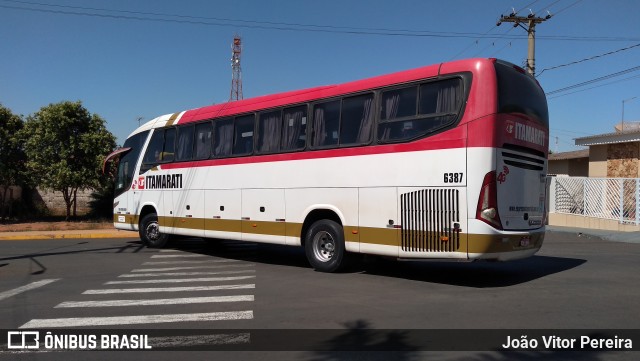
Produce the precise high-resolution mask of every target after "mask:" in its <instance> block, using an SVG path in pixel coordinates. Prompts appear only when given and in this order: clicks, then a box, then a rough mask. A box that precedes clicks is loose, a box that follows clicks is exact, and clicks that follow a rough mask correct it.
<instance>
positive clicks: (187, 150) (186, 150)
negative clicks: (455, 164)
mask: <svg viewBox="0 0 640 361" xmlns="http://www.w3.org/2000/svg"><path fill="white" fill-rule="evenodd" d="M177 129H178V144H177V147H176V160H177V161H186V160H191V158H192V157H193V130H194V127H193V126H192V125H186V126H179V127H178V128H177Z"/></svg>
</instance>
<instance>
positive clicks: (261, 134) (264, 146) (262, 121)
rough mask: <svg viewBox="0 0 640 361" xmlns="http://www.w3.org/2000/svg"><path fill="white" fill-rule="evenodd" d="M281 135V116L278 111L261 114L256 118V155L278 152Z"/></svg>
mask: <svg viewBox="0 0 640 361" xmlns="http://www.w3.org/2000/svg"><path fill="white" fill-rule="evenodd" d="M281 134H282V114H281V111H280V110H276V111H273V112H268V113H261V114H260V116H259V118H258V139H257V143H256V151H257V152H258V153H273V152H277V151H279V150H280V136H281Z"/></svg>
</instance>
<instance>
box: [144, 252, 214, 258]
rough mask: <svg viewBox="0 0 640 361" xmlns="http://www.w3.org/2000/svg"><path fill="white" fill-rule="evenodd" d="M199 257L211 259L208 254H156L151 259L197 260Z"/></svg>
mask: <svg viewBox="0 0 640 361" xmlns="http://www.w3.org/2000/svg"><path fill="white" fill-rule="evenodd" d="M197 257H211V256H209V255H206V254H192V253H189V254H154V255H153V256H151V258H197Z"/></svg>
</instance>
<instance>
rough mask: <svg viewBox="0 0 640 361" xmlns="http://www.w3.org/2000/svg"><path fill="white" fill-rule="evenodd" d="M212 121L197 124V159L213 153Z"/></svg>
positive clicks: (205, 157)
mask: <svg viewBox="0 0 640 361" xmlns="http://www.w3.org/2000/svg"><path fill="white" fill-rule="evenodd" d="M211 135H212V134H211V123H202V124H197V125H196V134H195V153H196V154H195V156H194V158H195V159H207V158H209V156H210V155H211Z"/></svg>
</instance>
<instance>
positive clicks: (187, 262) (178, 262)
mask: <svg viewBox="0 0 640 361" xmlns="http://www.w3.org/2000/svg"><path fill="white" fill-rule="evenodd" d="M226 262H240V260H237V259H209V260H206V261H156V262H145V263H143V264H142V265H143V266H155V265H161V264H162V265H168V264H206V263H226Z"/></svg>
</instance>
